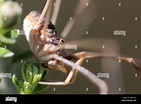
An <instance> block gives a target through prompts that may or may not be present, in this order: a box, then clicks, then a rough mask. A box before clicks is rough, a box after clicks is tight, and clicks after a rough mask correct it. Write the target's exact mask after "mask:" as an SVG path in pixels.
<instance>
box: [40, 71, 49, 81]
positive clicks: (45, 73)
mask: <svg viewBox="0 0 141 104" xmlns="http://www.w3.org/2000/svg"><path fill="white" fill-rule="evenodd" d="M47 74H48V70H47V69H46V70H44V72H43V74H42V78H41V80H43V79H44V78H45V77H46V76H47Z"/></svg>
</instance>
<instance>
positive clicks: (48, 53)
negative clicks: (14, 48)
mask: <svg viewBox="0 0 141 104" xmlns="http://www.w3.org/2000/svg"><path fill="white" fill-rule="evenodd" d="M57 1H60V0H56V2H57ZM51 3H53V0H47V2H46V5H45V7H44V9H43V11H42V13H41V14H40V13H39V12H38V11H31V12H30V13H29V14H28V15H27V16H26V17H25V19H24V24H23V28H24V31H25V36H26V39H27V41H28V42H29V46H30V50H31V51H32V52H33V53H34V55H35V56H36V57H37V58H38V59H39V61H40V62H41V63H42V64H43V66H44V67H48V68H49V69H55V70H59V71H62V72H64V73H68V76H67V77H66V79H65V81H62V82H41V81H39V84H44V85H67V84H70V83H73V82H74V81H75V78H76V76H77V73H78V71H79V72H80V73H81V74H82V75H84V76H85V77H86V78H88V79H89V80H90V81H92V82H93V83H94V84H96V85H97V86H98V87H99V89H100V93H107V91H108V87H107V84H106V83H105V82H104V81H103V80H101V79H100V78H98V77H96V75H95V74H93V73H91V72H90V71H88V70H87V69H86V68H84V67H82V66H81V65H82V63H83V61H84V60H85V59H86V58H95V57H102V58H103V57H107V58H115V59H119V60H122V61H125V62H128V63H130V64H132V65H133V66H134V67H135V68H136V69H140V68H139V66H138V65H137V64H136V63H135V61H134V60H133V59H132V58H126V57H119V56H113V55H108V54H101V53H94V52H79V53H75V54H73V55H69V56H66V55H65V50H64V46H65V44H66V43H65V41H64V39H62V38H61V37H59V36H58V35H57V32H56V30H55V27H54V25H53V24H52V23H51V21H50V20H49V19H50V16H49V15H50V14H49V8H51V7H50V5H51ZM78 42H80V43H83V42H85V40H84V41H83V40H82V41H78ZM70 43H71V42H70ZM72 43H73V42H72ZM76 43H77V41H76ZM71 59H77V61H76V62H75V63H74V62H72V61H70V60H71ZM66 66H71V67H72V69H71V70H69V69H68V68H67V67H66Z"/></svg>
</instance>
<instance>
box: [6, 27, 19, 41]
mask: <svg viewBox="0 0 141 104" xmlns="http://www.w3.org/2000/svg"><path fill="white" fill-rule="evenodd" d="M19 34H20V30H19V29H13V30H9V31H8V32H6V33H5V37H7V38H11V39H15V38H17V37H18V35H19Z"/></svg>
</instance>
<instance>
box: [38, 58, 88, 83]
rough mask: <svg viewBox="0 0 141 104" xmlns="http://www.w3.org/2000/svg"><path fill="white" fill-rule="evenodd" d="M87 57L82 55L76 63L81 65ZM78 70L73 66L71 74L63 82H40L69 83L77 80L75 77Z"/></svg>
mask: <svg viewBox="0 0 141 104" xmlns="http://www.w3.org/2000/svg"><path fill="white" fill-rule="evenodd" d="M84 59H85V58H84V57H82V58H80V59H79V60H78V61H77V62H76V63H75V64H76V65H81V64H82V63H83V60H84ZM77 72H78V71H77V70H76V69H75V67H73V68H72V70H71V71H70V72H69V74H68V75H67V77H66V79H65V81H62V82H41V81H40V82H39V84H44V85H67V84H70V83H73V82H74V81H75V78H76V76H77Z"/></svg>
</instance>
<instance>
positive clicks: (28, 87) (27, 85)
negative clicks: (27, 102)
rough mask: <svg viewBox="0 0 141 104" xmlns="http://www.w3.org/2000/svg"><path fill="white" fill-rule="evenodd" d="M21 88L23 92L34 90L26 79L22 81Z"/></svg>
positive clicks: (28, 92)
mask: <svg viewBox="0 0 141 104" xmlns="http://www.w3.org/2000/svg"><path fill="white" fill-rule="evenodd" d="M23 88H24V92H25V93H27V94H30V93H31V92H32V91H33V90H34V88H33V86H32V85H31V84H30V83H29V82H27V81H24V83H23Z"/></svg>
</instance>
